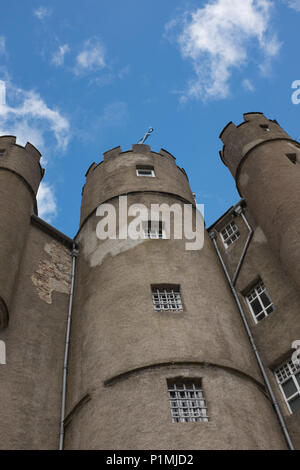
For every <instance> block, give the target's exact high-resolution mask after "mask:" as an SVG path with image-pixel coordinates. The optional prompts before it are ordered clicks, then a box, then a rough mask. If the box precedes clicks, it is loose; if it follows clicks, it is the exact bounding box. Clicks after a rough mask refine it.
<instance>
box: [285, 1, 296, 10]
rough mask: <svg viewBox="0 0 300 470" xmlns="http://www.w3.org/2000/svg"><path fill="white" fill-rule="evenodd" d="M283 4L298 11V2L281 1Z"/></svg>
mask: <svg viewBox="0 0 300 470" xmlns="http://www.w3.org/2000/svg"><path fill="white" fill-rule="evenodd" d="M283 2H284V3H286V4H287V6H288V7H290V8H292V9H293V10H296V11H300V0H283Z"/></svg>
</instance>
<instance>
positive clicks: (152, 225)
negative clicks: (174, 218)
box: [142, 220, 166, 240]
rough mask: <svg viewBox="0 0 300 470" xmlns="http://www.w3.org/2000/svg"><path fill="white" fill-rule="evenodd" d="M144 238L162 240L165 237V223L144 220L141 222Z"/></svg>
mask: <svg viewBox="0 0 300 470" xmlns="http://www.w3.org/2000/svg"><path fill="white" fill-rule="evenodd" d="M142 227H143V234H144V238H145V239H151V240H163V239H165V238H166V231H165V224H164V223H163V222H162V221H156V220H145V221H143V222H142Z"/></svg>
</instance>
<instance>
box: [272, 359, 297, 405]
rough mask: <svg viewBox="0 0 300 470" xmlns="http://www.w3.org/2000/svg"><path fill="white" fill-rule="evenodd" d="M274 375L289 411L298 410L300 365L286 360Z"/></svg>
mask: <svg viewBox="0 0 300 470" xmlns="http://www.w3.org/2000/svg"><path fill="white" fill-rule="evenodd" d="M275 377H276V379H277V382H278V384H279V387H280V390H281V392H282V394H283V396H284V399H285V402H286V404H287V406H288V409H289V411H290V413H291V414H292V413H294V412H295V411H297V410H300V366H298V365H296V364H294V363H293V361H288V362H286V363H285V364H283V365H282V366H281V367H279V368H278V369H277V370H275Z"/></svg>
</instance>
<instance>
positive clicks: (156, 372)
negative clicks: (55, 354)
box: [65, 144, 285, 450]
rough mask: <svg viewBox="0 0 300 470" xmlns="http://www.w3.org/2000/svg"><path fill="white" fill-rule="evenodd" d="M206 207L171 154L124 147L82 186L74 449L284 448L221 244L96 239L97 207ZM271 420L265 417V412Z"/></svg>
mask: <svg viewBox="0 0 300 470" xmlns="http://www.w3.org/2000/svg"><path fill="white" fill-rule="evenodd" d="M125 195H126V196H127V204H128V207H130V206H132V204H144V205H145V206H146V207H147V208H150V205H151V204H163V203H165V204H167V205H168V206H172V205H174V204H175V203H176V204H179V206H180V207H181V208H183V206H184V204H190V205H192V206H193V210H194V211H195V202H194V198H193V195H192V192H191V189H190V187H189V183H188V179H187V176H186V174H185V172H184V170H182V169H181V168H179V167H178V166H177V165H176V161H175V158H174V157H173V156H172V155H170V154H169V153H168V152H167V151H165V150H161V151H160V153H156V152H153V151H151V149H150V147H149V146H147V145H142V144H138V145H134V146H133V148H132V150H130V151H127V152H122V151H121V148H120V147H117V148H115V149H113V150H111V151H109V152H106V153H105V154H104V160H103V161H102V162H101V163H100V164H95V163H94V164H93V165H91V167H90V168H89V170H88V172H87V174H86V184H85V186H84V188H83V198H82V209H81V225H80V229H79V232H78V234H77V236H76V241H77V242H78V244H79V257H78V264H77V272H76V283H75V295H74V308H73V321H72V334H71V350H70V363H69V375H68V396H67V417H66V420H65V427H66V429H65V432H66V433H65V448H66V449H114V450H117V449H229V448H231V449H234V448H241V449H247V448H248V449H249V448H251V449H278V448H285V443H284V440H283V438H282V436H281V433H280V429H279V426H278V423H277V421H276V418H275V415H274V414H273V411H272V407H271V405H270V403H269V400H268V398H267V397H266V394H265V393H264V387H263V385H262V380H261V377H260V374H259V372H258V370H257V366H256V362H255V360H254V357H253V354H252V351H251V349H250V346H249V344H248V340H247V338H246V335H245V332H244V329H243V326H242V324H241V321H240V319H239V315H238V312H237V310H236V306H235V304H234V302H233V299H232V297H231V294H230V292H229V290H228V288H227V285H226V281H225V279H224V275H223V273H222V271H221V267H220V265H219V262H218V260H217V257H216V254H215V251H214V248H213V245H212V243H211V240H210V239H209V237H208V234H207V233H206V231H205V234H204V236H205V241H204V247H203V249H201V250H198V251H188V250H186V240H185V239H174V237H173V236H172V233H173V231H172V230H171V238H170V239H164V236H163V230H164V228H163V227H162V226H158V228H157V230H156V232H155V234H154V238H156V239H151V234H150V236H149V233H147V227H148V226H147V222H149V220H145V223H146V230H145V238H144V239H140V240H130V239H126V238H124V239H119V238H118V237H117V238H115V239H107V240H101V239H99V237H97V225H98V222H99V220H100V217H99V216H98V213H97V208H98V206H99V205H100V204H104V203H106V204H107V203H110V204H112V206H113V207H114V208H115V211H116V220H117V232H119V228H120V227H121V228H122V223H123V222H122V221H119V215H120V212H119V211H120V206H119V204H120V200H119V196H125ZM262 417H263V418H262Z"/></svg>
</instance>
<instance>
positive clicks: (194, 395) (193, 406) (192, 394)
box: [167, 379, 208, 423]
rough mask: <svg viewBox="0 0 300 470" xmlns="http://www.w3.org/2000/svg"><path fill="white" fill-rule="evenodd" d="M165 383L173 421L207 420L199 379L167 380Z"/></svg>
mask: <svg viewBox="0 0 300 470" xmlns="http://www.w3.org/2000/svg"><path fill="white" fill-rule="evenodd" d="M167 384H168V394H169V403H170V410H171V416H172V421H173V423H189V422H194V423H195V422H206V423H207V422H208V414H207V407H206V404H205V399H204V395H203V390H202V386H201V381H200V380H199V379H189V380H185V379H176V380H167Z"/></svg>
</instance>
